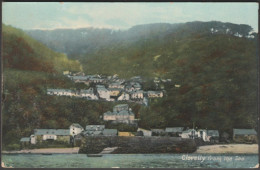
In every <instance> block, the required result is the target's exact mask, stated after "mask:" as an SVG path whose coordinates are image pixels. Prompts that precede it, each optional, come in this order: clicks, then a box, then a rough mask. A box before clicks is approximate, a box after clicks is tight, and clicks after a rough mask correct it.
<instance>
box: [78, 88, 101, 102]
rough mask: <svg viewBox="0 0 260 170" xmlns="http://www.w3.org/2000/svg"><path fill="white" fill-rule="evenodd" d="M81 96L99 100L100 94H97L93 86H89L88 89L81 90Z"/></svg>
mask: <svg viewBox="0 0 260 170" xmlns="http://www.w3.org/2000/svg"><path fill="white" fill-rule="evenodd" d="M79 96H80V97H83V98H87V99H89V100H98V96H97V95H95V93H94V89H93V88H89V89H87V90H80V93H79Z"/></svg>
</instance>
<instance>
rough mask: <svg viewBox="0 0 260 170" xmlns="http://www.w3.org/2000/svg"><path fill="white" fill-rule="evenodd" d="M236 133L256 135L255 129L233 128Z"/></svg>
mask: <svg viewBox="0 0 260 170" xmlns="http://www.w3.org/2000/svg"><path fill="white" fill-rule="evenodd" d="M233 134H234V135H256V131H255V130H254V129H233Z"/></svg>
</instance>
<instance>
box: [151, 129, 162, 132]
mask: <svg viewBox="0 0 260 170" xmlns="http://www.w3.org/2000/svg"><path fill="white" fill-rule="evenodd" d="M151 131H152V132H164V129H151Z"/></svg>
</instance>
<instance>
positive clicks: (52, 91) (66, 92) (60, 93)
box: [47, 89, 76, 96]
mask: <svg viewBox="0 0 260 170" xmlns="http://www.w3.org/2000/svg"><path fill="white" fill-rule="evenodd" d="M47 94H48V95H57V96H76V93H75V92H74V91H73V90H69V89H47Z"/></svg>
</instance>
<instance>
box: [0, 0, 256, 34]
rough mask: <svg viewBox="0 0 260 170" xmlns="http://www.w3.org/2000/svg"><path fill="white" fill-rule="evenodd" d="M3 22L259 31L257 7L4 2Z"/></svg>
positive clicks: (38, 26)
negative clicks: (221, 26) (197, 24)
mask: <svg viewBox="0 0 260 170" xmlns="http://www.w3.org/2000/svg"><path fill="white" fill-rule="evenodd" d="M2 8H3V10H2V22H3V23H4V24H6V25H12V26H14V27H16V28H21V29H24V30H29V29H57V28H75V29H76V28H85V27H95V28H113V29H128V28H130V27H132V26H134V25H140V24H149V23H185V22H191V21H221V22H231V23H235V24H247V25H250V26H251V27H253V29H254V31H256V32H257V31H258V4H257V3H254V2H253V3H191V2H190V3H181V2H162V3H161V2H160V3H133V2H131V3H130V2H129V3H116V2H113V3H111V2H108V3H92V2H85V3H84V2H83V3H82V2H74V3H71V2H64V3H61V2H3V5H2Z"/></svg>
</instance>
